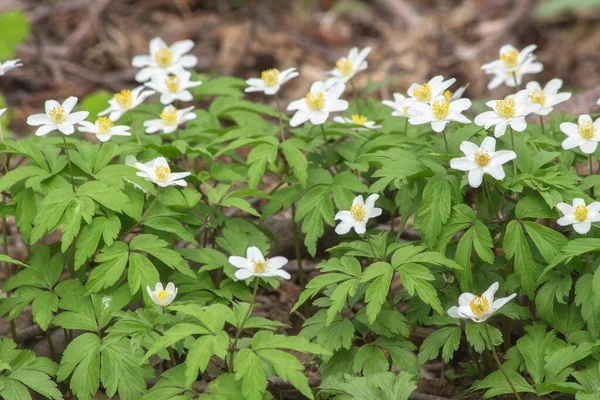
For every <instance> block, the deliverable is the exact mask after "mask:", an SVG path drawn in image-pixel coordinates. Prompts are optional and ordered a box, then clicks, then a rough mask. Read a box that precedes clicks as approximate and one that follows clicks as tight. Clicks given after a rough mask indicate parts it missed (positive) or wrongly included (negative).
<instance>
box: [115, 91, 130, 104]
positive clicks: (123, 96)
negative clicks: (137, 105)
mask: <svg viewBox="0 0 600 400" xmlns="http://www.w3.org/2000/svg"><path fill="white" fill-rule="evenodd" d="M115 100H116V102H117V104H118V105H119V106H120V107H121V108H130V107H131V106H133V96H132V95H131V90H127V89H125V90H121V91H120V92H119V93H115Z"/></svg>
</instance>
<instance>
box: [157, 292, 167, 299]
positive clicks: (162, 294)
mask: <svg viewBox="0 0 600 400" xmlns="http://www.w3.org/2000/svg"><path fill="white" fill-rule="evenodd" d="M167 294H168V293H167V292H165V291H164V290H161V291H160V292H158V294H157V296H158V298H159V299H161V300H164V299H165V297H167Z"/></svg>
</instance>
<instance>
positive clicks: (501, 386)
mask: <svg viewBox="0 0 600 400" xmlns="http://www.w3.org/2000/svg"><path fill="white" fill-rule="evenodd" d="M504 370H505V372H506V374H507V375H508V377H509V378H510V380H511V382H512V384H513V385H514V387H515V389H516V391H517V392H519V393H535V390H534V389H533V388H532V387H531V385H530V384H529V383H527V381H526V380H525V379H524V378H523V377H522V376H521V375H519V373H517V372H515V371H513V370H512V369H508V368H504ZM486 389H487V391H486V392H485V394H484V395H483V397H484V398H485V399H489V398H493V397H495V396H500V395H502V394H511V393H512V389H511V387H510V386H509V385H508V382H507V381H506V378H504V375H502V372H501V371H494V372H492V373H491V374H489V375H488V376H486V377H485V379H483V380H480V381H475V383H473V385H472V386H471V390H486Z"/></svg>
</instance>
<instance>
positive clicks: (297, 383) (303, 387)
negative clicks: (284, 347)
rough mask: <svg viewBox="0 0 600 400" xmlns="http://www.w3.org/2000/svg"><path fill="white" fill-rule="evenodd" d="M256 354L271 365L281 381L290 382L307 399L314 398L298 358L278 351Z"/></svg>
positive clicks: (266, 350)
mask: <svg viewBox="0 0 600 400" xmlns="http://www.w3.org/2000/svg"><path fill="white" fill-rule="evenodd" d="M256 354H257V355H258V356H259V357H260V359H261V360H263V361H265V362H266V363H268V364H270V365H271V366H272V367H273V369H274V370H275V372H276V373H277V375H278V376H279V377H280V378H281V379H283V380H284V381H285V380H289V381H290V383H291V384H292V385H294V387H295V388H296V389H298V390H299V391H300V393H302V394H303V395H304V396H306V397H307V398H309V399H313V398H314V397H313V394H312V390H311V389H310V386H309V385H308V379H307V378H306V376H304V366H303V365H302V363H301V362H300V361H298V359H297V358H296V357H294V356H293V355H291V354H289V353H286V352H285V351H281V350H276V349H263V350H260V351H258V352H257V353H256Z"/></svg>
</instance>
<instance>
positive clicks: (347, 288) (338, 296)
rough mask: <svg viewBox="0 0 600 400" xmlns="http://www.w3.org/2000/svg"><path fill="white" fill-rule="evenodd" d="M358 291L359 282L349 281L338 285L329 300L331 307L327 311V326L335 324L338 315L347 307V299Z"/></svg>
mask: <svg viewBox="0 0 600 400" xmlns="http://www.w3.org/2000/svg"><path fill="white" fill-rule="evenodd" d="M357 289H358V281H357V280H355V279H351V280H347V281H345V282H342V283H341V284H339V285H337V287H336V288H335V289H334V291H333V293H331V296H329V299H330V300H331V306H329V308H328V309H327V321H326V322H325V325H329V324H331V323H332V322H333V320H334V319H335V317H336V316H337V315H338V313H339V312H340V311H341V310H342V309H343V308H344V307H345V306H346V299H349V298H352V297H353V296H354V295H355V294H356V290H357Z"/></svg>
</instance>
